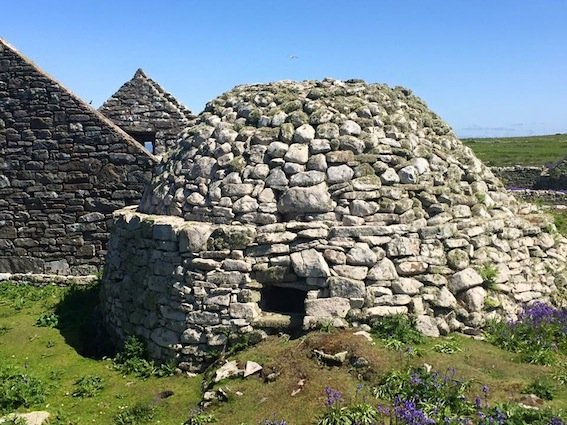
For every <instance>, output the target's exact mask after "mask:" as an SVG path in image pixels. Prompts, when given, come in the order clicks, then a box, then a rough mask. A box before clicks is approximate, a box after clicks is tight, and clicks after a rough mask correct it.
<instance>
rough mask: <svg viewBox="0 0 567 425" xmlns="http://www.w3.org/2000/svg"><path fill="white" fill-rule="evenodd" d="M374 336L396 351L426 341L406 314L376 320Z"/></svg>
mask: <svg viewBox="0 0 567 425" xmlns="http://www.w3.org/2000/svg"><path fill="white" fill-rule="evenodd" d="M372 334H373V335H374V336H376V337H377V338H380V339H382V340H384V341H386V344H387V345H388V346H390V347H392V348H394V349H400V348H403V347H406V346H409V345H414V344H422V343H423V342H424V340H425V338H424V336H423V335H422V334H421V333H419V332H418V331H417V330H416V329H415V326H414V322H413V318H412V317H411V316H408V315H404V314H395V315H392V316H385V317H381V318H379V319H376V320H374V321H373V322H372Z"/></svg>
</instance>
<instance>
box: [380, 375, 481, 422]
mask: <svg viewBox="0 0 567 425" xmlns="http://www.w3.org/2000/svg"><path fill="white" fill-rule="evenodd" d="M470 386H471V383H470V382H469V381H466V380H463V379H459V378H457V376H456V371H455V369H449V370H448V371H447V372H446V373H444V374H441V373H439V372H436V371H431V370H430V368H428V367H411V368H408V369H407V370H402V371H392V372H390V373H389V374H387V375H385V376H384V377H383V378H382V379H381V380H380V381H379V383H378V386H377V387H375V389H374V395H375V396H376V397H377V398H380V399H382V400H396V399H397V400H399V401H400V402H399V403H396V404H400V403H401V401H402V400H404V401H411V400H413V401H415V402H416V403H417V405H416V408H419V409H420V410H422V411H423V412H424V413H425V415H426V416H428V417H433V416H436V415H442V416H444V417H447V416H448V417H451V416H452V415H455V414H465V413H470V412H471V411H472V406H471V404H470V403H468V402H467V401H466V398H465V395H466V393H467V391H468V389H469V388H470ZM402 404H403V403H402Z"/></svg>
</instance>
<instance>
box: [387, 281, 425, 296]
mask: <svg viewBox="0 0 567 425" xmlns="http://www.w3.org/2000/svg"><path fill="white" fill-rule="evenodd" d="M422 286H423V283H421V282H420V281H419V280H416V279H412V278H405V277H401V278H399V279H398V280H394V281H393V282H392V290H393V291H394V293H395V294H405V295H415V294H418V293H419V289H420V288H421V287H422Z"/></svg>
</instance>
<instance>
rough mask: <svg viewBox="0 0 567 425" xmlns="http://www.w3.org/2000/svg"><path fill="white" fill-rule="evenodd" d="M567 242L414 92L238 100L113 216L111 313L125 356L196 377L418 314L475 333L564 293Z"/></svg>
mask: <svg viewBox="0 0 567 425" xmlns="http://www.w3.org/2000/svg"><path fill="white" fill-rule="evenodd" d="M566 255H567V240H566V239H565V238H563V237H562V236H561V235H559V234H558V233H557V232H556V231H555V230H554V226H553V225H552V224H551V223H550V222H549V221H548V220H547V218H546V217H545V216H544V215H543V214H542V213H541V212H540V211H539V209H538V208H537V207H536V206H534V205H530V204H524V203H521V202H519V201H517V200H516V199H515V198H514V197H513V196H512V195H510V194H509V193H507V192H506V190H505V189H504V187H503V185H502V183H501V182H500V181H499V180H498V179H497V178H496V177H495V176H494V174H493V173H492V172H491V171H490V169H488V168H487V167H485V166H484V165H483V164H482V163H481V162H480V161H479V160H478V159H477V158H476V157H475V156H474V154H473V153H472V151H471V150H470V149H469V148H467V147H466V146H464V145H463V144H462V143H461V142H460V141H459V140H458V139H457V138H456V136H455V135H454V133H453V132H452V131H451V129H450V128H449V127H448V126H447V125H446V124H445V123H444V122H443V121H442V120H441V119H440V118H439V117H438V116H437V115H435V114H434V113H433V112H431V111H430V110H429V109H428V108H427V106H426V105H425V104H424V103H423V102H422V101H421V100H420V99H419V98H417V97H415V96H414V95H412V94H411V92H410V91H409V90H406V89H403V88H395V89H392V88H389V87H387V86H383V85H378V84H372V85H369V84H366V83H364V82H362V81H359V80H352V81H346V82H343V81H336V80H324V81H306V82H279V83H273V84H260V85H246V86H238V87H236V88H235V89H233V90H232V91H229V92H227V93H225V94H223V95H221V96H220V97H218V98H217V99H215V100H213V101H211V102H210V103H209V104H208V105H207V107H206V108H205V110H204V111H203V112H202V113H201V114H200V115H199V116H198V117H197V120H196V122H195V125H194V126H192V127H190V128H188V129H187V130H186V131H185V133H184V136H183V141H182V144H181V148H180V149H177V150H175V151H173V153H172V155H171V156H170V157H169V158H168V161H167V162H166V163H164V164H163V165H162V167H161V169H160V170H159V173H157V174H155V175H154V176H153V178H152V182H151V185H150V186H148V189H147V190H146V192H145V193H144V196H143V198H142V201H141V204H140V206H139V208H137V209H136V208H135V207H131V208H127V209H122V210H119V211H117V212H116V213H115V225H114V227H113V232H112V237H111V242H110V244H109V253H108V257H107V263H106V268H105V274H104V278H103V287H102V297H103V298H102V299H103V302H102V310H103V313H104V315H105V320H106V323H107V326H108V328H109V330H110V332H111V333H112V334H113V335H114V337H115V338H116V339H117V340H123V339H124V338H125V336H126V335H129V334H137V335H140V336H141V337H143V338H144V339H145V340H146V342H147V345H148V348H149V350H150V352H151V354H152V355H153V356H154V357H155V358H158V359H162V360H165V359H171V358H175V359H176V360H177V361H178V362H180V367H182V368H184V369H189V370H198V369H200V368H202V367H203V365H204V364H205V363H206V361H207V359H208V358H209V353H210V351H211V350H218V349H222V347H225V346H226V344H229V343H230V340H231V339H233V338H238V337H241V336H243V335H248V336H249V337H250V340H254V339H255V338H257V337H261V336H262V335H263V333H264V332H266V331H268V330H270V329H273V328H282V327H283V328H285V327H291V326H294V325H298V326H301V327H303V328H310V327H312V326H317V325H319V324H322V323H323V324H325V323H333V324H334V325H335V326H347V325H349V324H357V323H364V322H371V321H372V320H374V319H375V318H378V317H381V316H384V315H390V314H396V313H400V314H408V313H410V314H413V315H415V317H416V323H417V326H418V329H420V330H421V331H422V332H424V333H426V334H428V335H440V334H446V333H448V332H450V331H458V330H460V331H467V330H471V331H472V329H474V328H479V327H481V326H482V325H483V323H484V321H485V320H486V319H487V318H489V317H496V316H513V315H514V314H515V311H516V309H517V307H518V305H519V304H521V303H524V302H532V301H535V300H548V299H549V298H550V297H551V296H552V294H554V293H555V291H556V290H557V287H558V285H563V282H564V275H563V272H564V268H565V260H566Z"/></svg>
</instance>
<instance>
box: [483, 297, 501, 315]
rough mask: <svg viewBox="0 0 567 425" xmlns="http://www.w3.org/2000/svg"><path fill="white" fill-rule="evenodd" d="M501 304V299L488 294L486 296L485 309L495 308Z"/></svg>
mask: <svg viewBox="0 0 567 425" xmlns="http://www.w3.org/2000/svg"><path fill="white" fill-rule="evenodd" d="M500 306H501V303H500V301H498V299H497V298H495V297H491V296H486V297H485V298H484V309H485V310H487V311H490V310H495V309H497V308H499V307H500Z"/></svg>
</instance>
